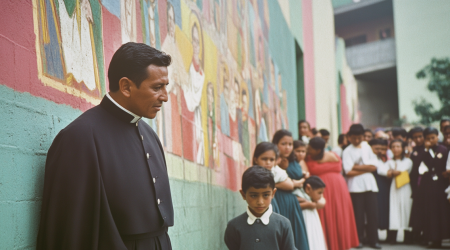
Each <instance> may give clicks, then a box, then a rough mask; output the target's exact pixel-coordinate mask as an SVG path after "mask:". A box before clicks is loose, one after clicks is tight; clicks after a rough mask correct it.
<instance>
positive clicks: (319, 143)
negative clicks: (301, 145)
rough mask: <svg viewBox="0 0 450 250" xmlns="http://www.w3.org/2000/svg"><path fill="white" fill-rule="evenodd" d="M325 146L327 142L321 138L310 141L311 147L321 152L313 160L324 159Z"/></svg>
mask: <svg viewBox="0 0 450 250" xmlns="http://www.w3.org/2000/svg"><path fill="white" fill-rule="evenodd" d="M325 145H326V142H325V140H324V139H322V138H321V137H314V138H312V139H311V140H309V146H310V147H311V148H313V149H315V150H320V153H319V154H318V155H317V156H316V157H315V158H313V160H316V161H318V160H321V159H322V158H323V155H324V154H325Z"/></svg>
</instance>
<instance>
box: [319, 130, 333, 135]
mask: <svg viewBox="0 0 450 250" xmlns="http://www.w3.org/2000/svg"><path fill="white" fill-rule="evenodd" d="M319 132H320V134H321V135H322V136H327V135H330V131H328V130H326V129H324V128H323V129H321V130H319Z"/></svg>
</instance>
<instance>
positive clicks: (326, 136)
mask: <svg viewBox="0 0 450 250" xmlns="http://www.w3.org/2000/svg"><path fill="white" fill-rule="evenodd" d="M322 139H324V140H325V143H328V140H329V139H330V136H329V135H322Z"/></svg>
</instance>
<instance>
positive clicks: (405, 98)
mask: <svg viewBox="0 0 450 250" xmlns="http://www.w3.org/2000/svg"><path fill="white" fill-rule="evenodd" d="M393 4H394V24H395V39H396V50H397V79H398V102H399V116H400V117H403V116H406V118H407V119H408V121H410V122H414V121H417V120H418V117H417V115H416V114H415V112H414V106H413V104H412V102H413V101H414V100H417V99H420V98H424V99H425V100H427V101H429V102H431V103H433V104H434V106H435V107H436V108H439V107H440V103H439V100H438V98H437V95H436V94H432V93H431V92H429V91H428V89H427V88H426V85H427V81H426V80H418V79H417V78H416V73H417V72H418V71H419V70H420V69H422V68H423V67H424V66H425V65H427V64H428V63H430V61H431V58H433V57H437V58H442V57H450V46H449V44H450V28H449V24H450V14H449V13H450V1H448V0H433V1H423V0H410V1H404V0H394V2H393ZM449 94H450V93H449Z"/></svg>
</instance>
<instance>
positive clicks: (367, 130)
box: [364, 128, 375, 136]
mask: <svg viewBox="0 0 450 250" xmlns="http://www.w3.org/2000/svg"><path fill="white" fill-rule="evenodd" d="M366 132H370V133H371V134H372V136H374V135H375V134H374V133H373V131H372V129H370V128H366V129H365V130H364V133H366Z"/></svg>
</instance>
